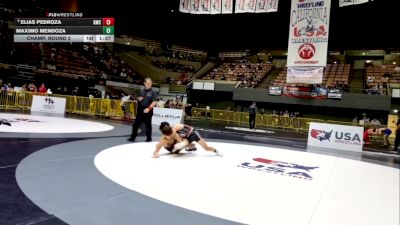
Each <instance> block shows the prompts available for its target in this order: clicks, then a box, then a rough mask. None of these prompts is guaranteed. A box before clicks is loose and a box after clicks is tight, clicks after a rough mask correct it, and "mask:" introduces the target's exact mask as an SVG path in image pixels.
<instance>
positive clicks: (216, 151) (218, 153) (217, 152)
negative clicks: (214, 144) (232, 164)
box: [214, 149, 222, 157]
mask: <svg viewBox="0 0 400 225" xmlns="http://www.w3.org/2000/svg"><path fill="white" fill-rule="evenodd" d="M214 152H215V154H217V156H220V157H222V154H221V153H220V152H219V151H218V150H217V149H215V150H214Z"/></svg>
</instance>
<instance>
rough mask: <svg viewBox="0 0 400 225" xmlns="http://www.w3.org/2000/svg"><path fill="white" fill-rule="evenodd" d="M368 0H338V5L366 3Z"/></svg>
mask: <svg viewBox="0 0 400 225" xmlns="http://www.w3.org/2000/svg"><path fill="white" fill-rule="evenodd" d="M367 2H368V0H339V7H343V6H349V5H358V4H363V3H367Z"/></svg>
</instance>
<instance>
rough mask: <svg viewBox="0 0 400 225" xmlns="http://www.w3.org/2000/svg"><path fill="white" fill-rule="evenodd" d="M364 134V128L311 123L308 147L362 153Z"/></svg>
mask: <svg viewBox="0 0 400 225" xmlns="http://www.w3.org/2000/svg"><path fill="white" fill-rule="evenodd" d="M363 132H364V128H363V127H356V126H343V125H334V124H326V123H310V127H309V130H308V140H307V145H308V146H313V147H320V148H331V149H337V150H345V151H352V152H361V151H362V146H363Z"/></svg>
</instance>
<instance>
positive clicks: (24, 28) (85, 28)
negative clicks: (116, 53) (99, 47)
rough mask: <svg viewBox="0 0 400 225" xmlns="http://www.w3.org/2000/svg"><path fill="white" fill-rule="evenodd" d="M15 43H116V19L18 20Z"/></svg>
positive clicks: (47, 18)
mask: <svg viewBox="0 0 400 225" xmlns="http://www.w3.org/2000/svg"><path fill="white" fill-rule="evenodd" d="M14 22H15V23H14V24H15V30H14V42H22V43H23V42H114V24H115V21H114V18H50V17H46V18H16V19H14Z"/></svg>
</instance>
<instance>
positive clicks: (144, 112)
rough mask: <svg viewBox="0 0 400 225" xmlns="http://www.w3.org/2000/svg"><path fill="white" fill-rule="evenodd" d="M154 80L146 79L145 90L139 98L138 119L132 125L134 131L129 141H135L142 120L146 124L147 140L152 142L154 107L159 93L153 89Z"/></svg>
mask: <svg viewBox="0 0 400 225" xmlns="http://www.w3.org/2000/svg"><path fill="white" fill-rule="evenodd" d="M152 85H153V82H152V80H151V79H150V78H146V79H145V80H144V87H145V88H144V90H141V91H140V96H139V98H138V104H137V113H136V119H135V122H134V123H133V126H132V133H131V136H130V138H128V141H132V142H133V141H135V139H136V136H137V132H138V129H139V126H140V124H141V123H142V122H144V124H145V125H146V137H147V138H146V142H151V141H152V140H151V117H152V116H153V108H154V107H155V105H156V104H157V93H156V92H155V91H154V90H153V89H152Z"/></svg>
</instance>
